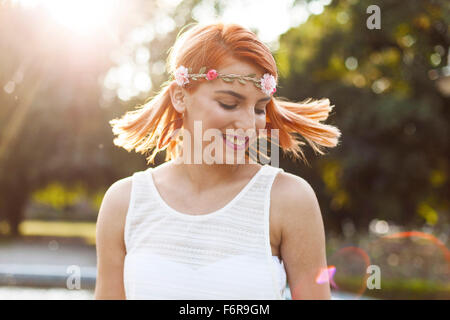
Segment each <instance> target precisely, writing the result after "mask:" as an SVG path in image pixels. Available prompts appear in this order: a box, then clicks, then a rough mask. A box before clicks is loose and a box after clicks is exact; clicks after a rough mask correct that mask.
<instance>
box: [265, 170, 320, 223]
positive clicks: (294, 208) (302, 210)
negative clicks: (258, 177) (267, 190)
mask: <svg viewBox="0 0 450 320" xmlns="http://www.w3.org/2000/svg"><path fill="white" fill-rule="evenodd" d="M271 203H272V204H273V205H272V208H273V210H274V211H275V212H276V213H277V215H278V216H279V217H280V218H281V219H282V220H284V221H292V219H296V218H299V216H301V218H302V219H307V218H308V215H309V213H310V212H311V209H313V208H317V206H318V203H317V197H316V194H315V192H314V190H313V188H312V187H311V185H310V184H309V183H308V182H307V181H306V180H305V179H304V178H302V177H299V176H297V175H294V174H291V173H289V172H284V171H283V172H280V173H279V174H278V175H277V176H276V177H275V180H274V182H273V185H272V191H271ZM313 211H314V210H313ZM315 211H317V210H315ZM309 218H311V217H309Z"/></svg>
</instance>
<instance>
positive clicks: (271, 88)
mask: <svg viewBox="0 0 450 320" xmlns="http://www.w3.org/2000/svg"><path fill="white" fill-rule="evenodd" d="M276 86H277V82H276V81H275V78H274V77H273V75H271V74H269V73H265V74H264V76H263V77H262V78H261V90H262V91H263V92H264V93H265V94H267V95H269V96H270V95H271V94H272V93H274V92H275V91H277V88H276Z"/></svg>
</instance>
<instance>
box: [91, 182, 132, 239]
mask: <svg viewBox="0 0 450 320" xmlns="http://www.w3.org/2000/svg"><path fill="white" fill-rule="evenodd" d="M131 185H132V177H131V176H129V177H126V178H122V179H120V180H117V181H116V182H114V183H113V184H112V185H111V186H110V187H109V188H108V189H107V190H106V192H105V195H104V196H103V200H102V203H101V205H100V211H99V214H98V219H97V222H98V223H97V224H98V228H102V227H104V228H107V229H109V230H111V229H115V230H118V231H119V230H120V231H122V230H123V228H124V223H125V217H126V214H127V211H128V206H129V202H130V197H131Z"/></svg>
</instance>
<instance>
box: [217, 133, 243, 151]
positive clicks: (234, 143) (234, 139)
mask: <svg viewBox="0 0 450 320" xmlns="http://www.w3.org/2000/svg"><path fill="white" fill-rule="evenodd" d="M222 136H223V140H224V141H225V143H226V144H227V145H228V146H229V147H231V148H233V149H234V150H241V149H244V148H246V147H247V146H248V142H249V138H248V137H239V136H233V135H227V134H222Z"/></svg>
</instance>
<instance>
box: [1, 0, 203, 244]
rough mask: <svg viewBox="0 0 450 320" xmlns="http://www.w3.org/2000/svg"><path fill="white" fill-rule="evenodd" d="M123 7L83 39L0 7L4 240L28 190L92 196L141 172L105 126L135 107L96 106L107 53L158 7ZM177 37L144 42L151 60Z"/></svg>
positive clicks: (181, 18)
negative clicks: (59, 189)
mask: <svg viewBox="0 0 450 320" xmlns="http://www.w3.org/2000/svg"><path fill="white" fill-rule="evenodd" d="M197 2H198V1H195V0H192V1H184V2H182V3H180V4H179V5H178V6H177V7H176V8H175V9H174V10H175V13H174V16H175V17H177V18H178V20H177V21H178V23H179V24H184V23H188V22H190V21H191V20H190V18H189V17H190V9H191V7H192V6H193V5H195V4H196V3H197ZM122 3H123V4H124V8H123V10H122V11H120V12H119V13H120V15H119V17H117V19H116V20H115V25H114V26H111V27H109V26H108V28H107V29H105V30H99V31H94V30H93V31H92V32H91V34H89V35H87V36H85V37H84V38H83V37H80V36H77V35H75V34H73V33H71V32H70V31H69V30H68V29H66V28H62V27H61V26H58V25H57V24H55V21H54V20H52V19H50V18H49V17H48V16H47V15H46V14H47V13H46V12H45V11H44V10H42V9H41V8H40V7H37V8H32V9H29V8H28V9H26V10H25V9H23V8H21V7H20V6H14V5H11V3H9V2H5V1H4V2H2V3H1V4H0V70H1V72H0V83H1V84H2V86H3V84H5V85H4V86H3V87H2V90H1V91H0V105H1V108H0V222H1V220H6V221H7V222H8V224H9V229H10V234H9V235H12V236H17V235H19V224H20V222H21V221H22V219H23V217H24V209H25V207H26V205H27V201H28V200H29V198H30V194H31V193H32V192H33V191H34V190H38V189H40V188H44V187H46V186H47V185H48V184H50V183H53V182H54V181H59V182H60V183H62V184H64V185H67V186H72V185H75V184H76V183H77V182H80V181H81V182H82V183H83V185H84V187H85V188H86V189H87V191H88V192H91V193H92V194H96V191H97V190H98V189H104V188H105V186H109V185H110V184H111V183H113V182H114V181H116V180H118V179H120V178H123V177H125V176H128V175H130V174H131V173H132V172H134V171H137V170H141V169H142V168H144V167H145V166H146V164H145V159H144V158H143V157H142V156H141V155H137V154H133V155H132V156H131V155H129V154H128V153H127V152H126V151H125V150H123V149H119V148H118V147H116V146H114V145H113V135H112V131H111V127H110V125H109V120H111V119H113V118H115V117H117V116H119V115H121V114H123V113H124V112H125V111H127V110H129V109H131V107H130V106H135V105H136V104H137V103H138V101H136V100H134V101H133V100H131V101H120V100H119V99H117V98H116V97H115V98H114V99H112V100H110V101H109V102H108V103H104V104H101V103H100V101H101V98H102V93H103V83H100V80H101V79H102V77H103V76H104V74H105V73H106V72H107V71H108V70H109V68H111V66H112V65H113V62H112V61H111V59H110V56H111V52H113V51H114V50H117V49H119V48H120V47H121V45H122V43H123V39H124V38H125V37H127V36H128V35H129V34H130V33H131V32H132V31H133V30H134V28H136V27H137V26H139V25H141V24H144V23H148V22H149V21H152V19H155V17H158V14H159V12H160V10H162V9H164V8H160V7H161V5H160V4H159V3H157V2H156V1H144V0H142V1H135V2H133V4H129V3H128V2H122ZM80 23H81V22H80ZM154 23H157V22H154ZM177 31H178V30H177V28H174V30H173V31H172V32H169V33H167V34H165V35H164V36H160V37H156V38H155V39H153V40H152V41H151V42H148V43H146V45H147V46H148V47H150V48H151V50H152V60H154V61H156V59H160V58H161V56H163V55H164V54H165V52H166V50H167V49H168V47H169V43H173V40H174V39H175V37H176V34H177ZM95 32H97V34H96V33H95ZM157 81H158V79H157V78H156V80H155V82H156V84H157ZM141 102H142V101H141ZM0 236H1V235H0Z"/></svg>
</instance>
